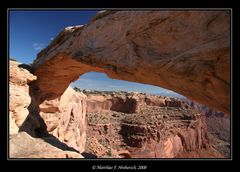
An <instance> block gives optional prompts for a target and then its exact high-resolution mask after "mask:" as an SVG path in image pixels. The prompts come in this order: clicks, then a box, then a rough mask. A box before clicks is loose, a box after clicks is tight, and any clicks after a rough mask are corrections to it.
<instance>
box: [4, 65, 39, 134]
mask: <svg viewBox="0 0 240 172" xmlns="http://www.w3.org/2000/svg"><path fill="white" fill-rule="evenodd" d="M19 65H20V63H18V62H15V61H10V62H9V68H10V70H9V92H10V95H9V123H10V124H9V125H10V130H9V131H10V134H17V133H18V131H19V128H20V127H21V126H22V124H23V123H24V121H25V120H26V118H27V116H28V115H29V110H28V106H29V105H30V103H31V97H30V95H29V85H28V84H29V83H30V82H31V81H34V80H36V76H34V75H32V74H31V73H30V72H29V71H28V70H26V69H24V68H21V67H19Z"/></svg>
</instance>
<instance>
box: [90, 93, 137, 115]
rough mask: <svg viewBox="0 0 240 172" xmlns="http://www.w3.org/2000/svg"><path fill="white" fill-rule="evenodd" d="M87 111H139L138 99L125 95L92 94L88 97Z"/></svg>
mask: <svg viewBox="0 0 240 172" xmlns="http://www.w3.org/2000/svg"><path fill="white" fill-rule="evenodd" d="M86 103H87V112H104V111H105V112H106V111H118V112H125V113H135V112H137V107H138V106H137V103H138V102H137V100H136V99H134V98H133V97H130V96H129V97H127V96H123V95H113V96H111V95H90V96H87V98H86Z"/></svg>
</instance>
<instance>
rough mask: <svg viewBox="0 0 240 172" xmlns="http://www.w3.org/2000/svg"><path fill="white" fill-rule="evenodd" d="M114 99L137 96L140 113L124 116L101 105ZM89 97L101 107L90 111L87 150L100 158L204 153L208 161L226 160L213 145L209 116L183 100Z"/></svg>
mask: <svg viewBox="0 0 240 172" xmlns="http://www.w3.org/2000/svg"><path fill="white" fill-rule="evenodd" d="M111 96H112V99H115V98H116V97H121V98H124V97H134V99H135V100H138V108H137V109H138V111H135V112H133V113H129V112H128V113H123V112H121V111H120V112H119V111H113V110H111V109H110V108H107V109H106V108H105V107H106V106H100V105H102V102H101V103H100V105H98V103H99V102H98V101H99V100H108V101H109V102H111ZM87 97H90V98H91V99H90V100H91V101H93V99H94V98H96V102H95V103H96V107H98V108H97V109H95V108H92V111H90V110H89V111H88V112H87V119H88V127H87V135H88V136H89V137H88V138H87V142H86V151H87V152H89V153H92V154H94V155H96V156H97V157H98V158H109V157H110V158H176V157H183V156H184V155H186V157H188V158H191V157H193V158H201V156H202V155H203V153H202V152H205V153H206V155H204V157H205V158H215V157H218V158H223V156H222V155H221V153H219V152H214V150H213V149H212V145H211V143H210V142H209V138H208V135H207V127H206V120H205V114H200V113H198V111H197V110H195V109H192V108H191V106H190V105H189V104H187V103H185V102H184V101H182V100H180V99H176V98H169V97H163V96H156V95H146V94H136V93H129V94H118V93H115V94H111V95H106V94H98V95H97V94H92V95H91V94H87ZM106 97H107V99H106ZM149 102H151V103H149ZM166 102H167V103H166ZM120 103H121V102H120ZM87 105H88V103H87ZM173 105H174V106H173ZM90 106H92V105H91V104H90ZM100 108H103V110H100ZM87 109H88V107H87ZM189 152H191V153H189Z"/></svg>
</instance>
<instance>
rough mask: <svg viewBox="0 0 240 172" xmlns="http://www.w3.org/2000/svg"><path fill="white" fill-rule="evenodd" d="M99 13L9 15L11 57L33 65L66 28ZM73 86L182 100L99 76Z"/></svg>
mask: <svg viewBox="0 0 240 172" xmlns="http://www.w3.org/2000/svg"><path fill="white" fill-rule="evenodd" d="M96 13H97V11H16V10H15V11H10V13H9V14H10V15H9V31H10V33H9V38H10V41H9V50H10V52H9V56H10V57H12V58H14V59H16V60H17V61H19V62H22V63H27V64H28V63H32V62H33V60H34V59H35V58H36V55H37V53H38V52H40V51H41V49H43V48H45V47H46V46H47V45H48V44H49V43H50V42H51V41H52V40H53V38H55V37H56V36H57V34H58V33H59V32H60V31H61V30H63V29H64V28H65V27H67V26H74V25H82V24H86V23H88V21H89V20H90V19H91V18H92V17H93V16H94V15H95V14H96ZM71 85H72V86H78V87H80V88H81V89H88V90H106V91H110V90H123V91H137V92H146V93H156V94H163V95H168V96H179V95H178V94H176V93H174V92H172V91H170V90H166V89H163V88H160V87H156V86H151V85H146V84H139V83H134V82H127V81H121V80H114V79H110V78H108V77H107V75H106V74H104V73H96V72H89V73H86V74H84V75H82V76H81V77H80V79H79V80H77V81H76V82H74V83H72V84H71Z"/></svg>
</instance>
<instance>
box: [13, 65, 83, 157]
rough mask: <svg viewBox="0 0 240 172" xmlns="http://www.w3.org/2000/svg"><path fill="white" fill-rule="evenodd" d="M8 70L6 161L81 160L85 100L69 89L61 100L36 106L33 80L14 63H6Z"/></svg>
mask: <svg viewBox="0 0 240 172" xmlns="http://www.w3.org/2000/svg"><path fill="white" fill-rule="evenodd" d="M9 66H10V73H9V78H10V79H9V88H10V90H9V98H10V99H9V134H10V138H11V139H10V158H73V157H74V158H80V157H82V156H81V155H80V154H79V152H83V151H84V150H85V142H86V129H85V128H86V119H85V116H86V101H85V98H86V96H85V95H84V94H83V93H77V92H75V91H74V90H73V89H72V88H71V87H69V88H68V89H67V90H66V91H65V92H64V94H62V95H61V97H59V98H56V99H53V100H49V101H48V100H45V101H44V102H42V104H40V105H39V104H38V100H37V95H38V90H39V89H38V87H37V86H36V84H35V81H36V76H34V75H33V74H31V73H30V72H29V71H28V70H27V69H26V68H23V67H22V66H25V67H26V65H23V64H20V63H18V62H14V61H10V62H9ZM36 138H42V139H36ZM46 140H47V143H44V142H45V141H46ZM34 145H35V147H34ZM54 146H55V147H60V149H58V148H54ZM41 147H42V148H41ZM45 148H46V149H45ZM64 150H66V151H64ZM73 150H74V152H72V151H73ZM41 151H46V152H41Z"/></svg>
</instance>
